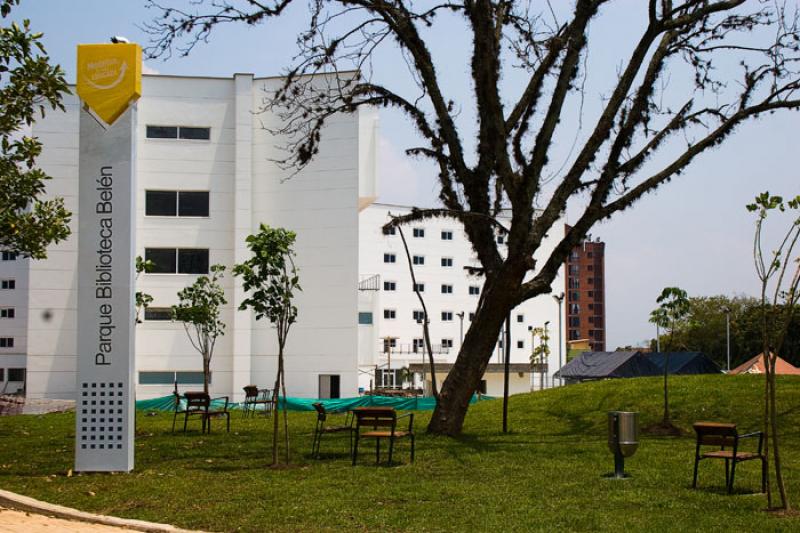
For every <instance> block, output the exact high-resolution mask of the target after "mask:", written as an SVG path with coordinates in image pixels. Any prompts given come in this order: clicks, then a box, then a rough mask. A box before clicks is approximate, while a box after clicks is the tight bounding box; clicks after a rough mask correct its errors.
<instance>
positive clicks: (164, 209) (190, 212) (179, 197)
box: [144, 191, 208, 217]
mask: <svg viewBox="0 0 800 533" xmlns="http://www.w3.org/2000/svg"><path fill="white" fill-rule="evenodd" d="M144 197H145V208H144V214H145V215H147V216H158V217H207V216H208V191H145V194H144Z"/></svg>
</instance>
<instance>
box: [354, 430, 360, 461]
mask: <svg viewBox="0 0 800 533" xmlns="http://www.w3.org/2000/svg"><path fill="white" fill-rule="evenodd" d="M358 441H359V438H358V433H356V438H355V442H354V444H353V466H356V459H357V458H358Z"/></svg>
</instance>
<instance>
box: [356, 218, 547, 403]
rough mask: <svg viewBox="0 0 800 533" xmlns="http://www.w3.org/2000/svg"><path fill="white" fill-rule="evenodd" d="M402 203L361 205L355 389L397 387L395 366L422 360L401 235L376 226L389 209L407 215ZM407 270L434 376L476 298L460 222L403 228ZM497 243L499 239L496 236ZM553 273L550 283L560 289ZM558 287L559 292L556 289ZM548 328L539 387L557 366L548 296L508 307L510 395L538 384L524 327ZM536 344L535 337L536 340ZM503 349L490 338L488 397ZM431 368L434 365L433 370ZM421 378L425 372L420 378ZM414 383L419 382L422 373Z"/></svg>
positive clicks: (476, 280) (496, 382) (454, 348)
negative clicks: (426, 325)
mask: <svg viewBox="0 0 800 533" xmlns="http://www.w3.org/2000/svg"><path fill="white" fill-rule="evenodd" d="M409 210H410V208H409V207H406V206H398V205H389V204H378V203H376V204H372V205H370V206H369V207H367V208H366V209H364V210H362V211H361V214H360V217H359V220H360V228H359V234H360V237H359V241H360V246H359V272H360V277H361V283H360V286H359V289H360V290H359V307H358V310H359V387H361V388H363V389H369V388H370V387H380V386H397V385H399V384H400V381H401V372H402V370H401V369H403V368H407V369H411V370H417V371H419V370H420V369H422V370H423V371H424V367H421V366H420V365H421V364H422V363H427V359H426V358H423V346H422V343H423V336H422V317H423V314H422V306H421V305H420V302H419V300H418V298H417V295H416V294H415V292H414V290H413V286H412V282H411V275H410V273H409V268H408V261H407V257H406V253H405V250H404V248H403V244H402V240H401V238H400V235H399V233H398V232H397V231H395V232H394V233H391V234H388V235H386V234H384V233H383V231H382V229H381V228H382V226H383V225H384V224H386V222H388V221H389V220H390V218H389V215H390V214H391V215H402V214H407V213H408V212H409ZM403 232H404V235H405V237H406V241H407V243H408V248H409V253H410V254H411V255H412V262H413V265H414V270H415V276H416V280H417V283H418V285H419V289H420V291H421V294H422V295H423V298H424V300H425V306H426V307H427V310H428V320H429V322H430V324H429V328H430V335H431V344H432V351H433V354H434V360H435V362H436V363H437V380H438V381H439V384H441V380H442V379H443V378H444V376H445V375H446V373H447V371H448V369H449V366H450V365H451V364H452V363H453V362H454V361H455V358H456V356H457V355H458V351H459V349H460V347H461V341H462V337H463V335H464V334H465V333H466V331H467V329H468V328H469V325H470V321H471V320H472V316H473V312H474V311H475V308H476V306H477V303H478V299H479V298H480V294H481V291H482V288H483V280H482V279H481V278H480V277H478V276H472V275H469V273H468V272H467V270H465V267H469V266H478V262H477V260H476V258H475V256H474V253H473V251H472V245H471V244H470V242H469V241H468V240H467V237H466V235H465V234H464V232H463V230H462V229H461V225H460V224H459V223H458V222H457V221H455V220H451V219H443V218H434V219H430V220H425V221H422V222H419V223H415V224H411V225H409V226H407V227H405V228H404V230H403ZM555 233H556V232H555V231H553V232H551V235H549V236H548V238H547V239H546V240H545V242H544V244H543V246H542V247H541V249H540V250H539V251H538V253H537V257H539V254H541V255H542V256H543V257H546V255H547V254H549V253H550V251H551V250H552V248H553V247H554V246H555V244H556V243H557V242H558V237H559V236H558V235H556V234H555ZM497 239H498V246H499V247H500V248H501V251H502V247H503V245H504V242H503V240H504V238H503V236H500V235H498V236H497ZM562 285H563V281H562V279H561V276H559V277H558V278H557V279H556V280H555V281H554V282H553V286H554V287H561V286H562ZM559 292H560V291H559ZM545 323H548V328H549V333H550V351H551V355H550V359H549V361H548V365H547V373H546V375H545V376H544V384H545V386H550V384H551V383H552V379H551V376H552V374H553V373H554V372H555V371H556V370H558V368H557V363H558V344H557V342H556V339H558V334H557V328H558V305H557V303H556V302H554V301H553V298H552V297H551V296H550V295H549V294H545V295H542V296H539V297H537V298H534V299H531V300H528V301H526V302H524V303H522V304H521V305H519V306H518V307H517V308H516V309H514V311H513V312H512V313H511V357H510V362H511V363H512V365H513V371H512V373H511V380H510V382H511V386H510V389H511V391H512V393H517V392H528V391H530V390H531V386H533V387H535V388H536V389H538V388H539V387H540V386H541V384H540V375H539V373H538V372H534V373H533V375H531V374H530V372H529V371H530V357H531V348H532V335H531V328H539V327H544V325H545ZM536 342H539V340H538V338H537V340H536ZM503 362H504V350H503V349H502V339H498V343H497V345H496V349H495V353H494V355H493V356H492V359H491V361H490V364H489V368H488V369H487V373H486V374H485V375H484V378H485V382H486V383H484V386H485V387H486V390H485V391H484V392H487V393H488V394H490V395H493V394H498V393H499V394H502V366H503V365H502V364H501V363H503ZM438 368H441V369H442V370H441V375H439V370H438ZM425 380H426V381H427V380H429V376H428V377H426V378H425ZM414 384H415V385H416V386H418V387H420V388H422V387H424V386H425V383H424V382H423V376H422V372H417V375H416V376H415V377H414Z"/></svg>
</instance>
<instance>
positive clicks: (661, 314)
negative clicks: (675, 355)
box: [650, 287, 689, 428]
mask: <svg viewBox="0 0 800 533" xmlns="http://www.w3.org/2000/svg"><path fill="white" fill-rule="evenodd" d="M656 303H657V304H659V306H658V307H657V308H656V309H654V310H653V311H652V312H651V313H650V321H651V322H653V323H654V324H657V325H658V326H659V327H662V328H666V329H667V330H668V331H669V337H668V342H667V343H666V345H665V346H664V351H665V352H666V354H667V355H666V357H665V358H664V417H663V419H662V420H661V425H662V426H663V427H665V428H670V427H672V421H671V420H670V416H669V387H668V382H667V378H668V376H669V352H670V351H671V350H674V349H675V348H674V346H675V344H674V341H675V330H676V328H677V324H678V323H679V322H680V321H681V320H683V319H684V318H685V317H686V315H687V314H688V313H689V297H688V295H687V294H686V291H685V290H683V289H681V288H678V287H665V288H664V290H663V291H661V294H659V295H658V298H656Z"/></svg>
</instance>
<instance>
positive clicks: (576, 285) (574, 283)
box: [569, 278, 591, 289]
mask: <svg viewBox="0 0 800 533" xmlns="http://www.w3.org/2000/svg"><path fill="white" fill-rule="evenodd" d="M589 283H591V280H589ZM569 288H570V289H580V288H581V282H580V280H578V278H569Z"/></svg>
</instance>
